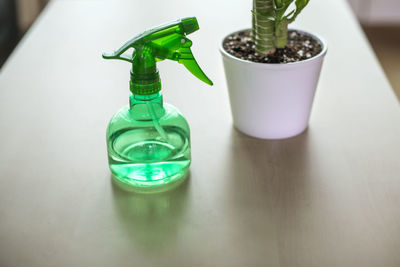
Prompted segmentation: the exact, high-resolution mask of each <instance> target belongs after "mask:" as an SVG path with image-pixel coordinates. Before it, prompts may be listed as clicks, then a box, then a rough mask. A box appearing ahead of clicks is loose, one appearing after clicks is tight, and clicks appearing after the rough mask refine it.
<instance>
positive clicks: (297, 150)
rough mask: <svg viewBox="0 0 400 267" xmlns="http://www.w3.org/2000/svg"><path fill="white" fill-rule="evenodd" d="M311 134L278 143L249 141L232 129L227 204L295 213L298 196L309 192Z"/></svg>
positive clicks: (277, 141)
mask: <svg viewBox="0 0 400 267" xmlns="http://www.w3.org/2000/svg"><path fill="white" fill-rule="evenodd" d="M310 137H311V133H310V130H306V131H304V132H303V133H301V134H300V135H298V136H295V137H292V138H288V139H282V140H262V139H256V138H252V137H249V136H247V135H244V134H243V133H241V132H239V131H238V130H236V129H234V128H233V129H232V131H231V140H230V142H231V145H230V151H229V153H227V154H228V155H229V159H228V162H227V165H228V166H229V173H230V177H231V180H230V181H229V186H230V187H231V192H235V193H234V194H233V193H232V194H231V196H230V197H231V201H232V202H234V203H237V204H238V205H239V206H240V205H242V204H241V203H247V204H248V205H261V206H263V208H264V210H265V211H266V212H267V213H268V212H269V214H270V215H271V213H276V212H282V211H281V210H280V209H281V208H284V209H285V211H284V212H289V211H290V210H295V209H296V208H297V207H299V203H298V202H297V201H298V200H301V199H298V198H300V197H301V196H299V194H303V195H304V194H307V192H308V191H309V189H310V184H309V179H308V177H309V171H310V170H311V169H312V165H311V164H312V163H311V162H310V154H311V153H312V149H311V142H310V140H311V138H310Z"/></svg>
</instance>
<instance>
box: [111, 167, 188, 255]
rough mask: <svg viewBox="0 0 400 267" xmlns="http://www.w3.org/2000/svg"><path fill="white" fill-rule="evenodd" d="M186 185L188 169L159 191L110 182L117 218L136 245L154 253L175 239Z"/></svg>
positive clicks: (184, 206)
mask: <svg viewBox="0 0 400 267" xmlns="http://www.w3.org/2000/svg"><path fill="white" fill-rule="evenodd" d="M189 185H190V172H189V173H188V175H187V177H186V179H185V181H183V182H182V183H181V184H180V185H178V186H177V187H175V188H173V189H171V190H169V191H165V192H161V193H147V194H143V193H135V192H128V191H126V190H123V189H121V187H120V186H118V185H117V184H115V182H112V187H113V200H114V206H115V207H116V211H117V215H118V217H119V218H118V219H119V221H120V223H121V225H122V227H124V228H125V230H126V232H127V234H128V235H129V237H130V239H131V240H132V241H133V242H134V243H135V245H139V246H141V247H143V248H144V251H149V253H152V254H153V253H154V252H155V251H162V250H163V248H165V247H166V246H167V245H168V244H169V243H170V242H172V241H173V240H174V239H175V237H176V236H177V234H178V231H179V229H180V225H181V223H182V217H183V216H184V214H185V210H186V206H187V199H188V191H189V190H188V189H189ZM153 255H154V254H153Z"/></svg>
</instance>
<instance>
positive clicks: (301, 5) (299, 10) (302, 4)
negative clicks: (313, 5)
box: [287, 0, 310, 23]
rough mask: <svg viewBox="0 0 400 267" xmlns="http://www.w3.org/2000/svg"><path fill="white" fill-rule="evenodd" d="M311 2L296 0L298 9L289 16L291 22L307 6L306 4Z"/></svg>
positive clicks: (308, 0)
mask: <svg viewBox="0 0 400 267" xmlns="http://www.w3.org/2000/svg"><path fill="white" fill-rule="evenodd" d="M309 2H310V0H296V2H295V5H296V11H295V12H294V13H293V15H292V17H290V18H289V17H288V18H287V19H288V21H289V23H291V22H293V21H294V20H295V19H296V17H297V16H298V15H299V14H300V12H301V11H302V10H303V8H305V7H306V5H307V4H308V3H309Z"/></svg>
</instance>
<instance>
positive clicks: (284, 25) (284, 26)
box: [275, 21, 288, 48]
mask: <svg viewBox="0 0 400 267" xmlns="http://www.w3.org/2000/svg"><path fill="white" fill-rule="evenodd" d="M287 37H288V22H287V21H283V22H281V23H279V24H278V25H276V28H275V45H276V48H285V47H286V45H287Z"/></svg>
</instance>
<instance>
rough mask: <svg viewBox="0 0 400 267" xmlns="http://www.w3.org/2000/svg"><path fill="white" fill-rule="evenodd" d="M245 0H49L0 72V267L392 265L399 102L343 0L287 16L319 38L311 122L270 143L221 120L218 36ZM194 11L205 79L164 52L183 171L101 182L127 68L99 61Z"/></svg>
mask: <svg viewBox="0 0 400 267" xmlns="http://www.w3.org/2000/svg"><path fill="white" fill-rule="evenodd" d="M250 9H251V1H250V0H248V1H230V0H220V1H213V0H202V1H187V0H174V1H90V0H76V1H66V0H65V1H62V0H59V1H53V2H51V3H50V4H49V6H48V7H47V8H46V9H45V11H44V13H43V14H42V15H41V17H40V18H39V20H38V21H37V22H36V23H35V24H34V26H33V27H32V29H31V30H30V31H29V32H28V34H27V35H26V36H25V37H24V39H23V40H22V42H21V43H20V45H19V46H18V47H17V49H16V50H15V52H14V53H13V55H12V56H11V58H10V59H9V60H8V62H7V63H6V64H5V66H4V67H3V69H2V70H1V74H0V127H1V131H0V140H1V142H0V151H1V154H0V170H1V176H0V266H2V267H3V266H4V267H8V266H30V267H35V266H40V267H44V266H52V267H54V266H106V267H110V266H288V267H291V266H297V267H298V266H305V267H310V266H316V267H321V266H324V267H325V266H340V267H343V266H349V267H353V266H364V267H366V266H385V267H391V266H393V267H398V266H400V253H399V252H400V159H399V157H400V156H399V153H400V110H399V103H398V102H397V100H396V98H395V96H394V94H393V93H392V91H391V88H390V86H389V84H388V82H387V80H386V78H385V76H384V74H383V72H382V69H381V67H380V66H379V64H378V62H377V60H376V58H375V56H374V55H373V53H372V50H371V48H370V46H369V44H368V42H367V40H366V38H365V36H364V35H363V34H362V32H361V29H360V27H359V25H358V24H357V22H356V20H355V18H354V16H353V14H352V13H351V12H350V10H349V7H348V6H347V4H346V3H345V2H344V1H343V0H326V1H311V3H310V6H309V7H308V8H306V9H305V11H304V13H303V14H302V15H301V16H299V18H298V21H297V24H296V25H295V26H296V27H300V28H303V29H309V30H312V31H315V32H318V33H319V34H321V35H322V36H324V37H325V39H326V40H327V41H328V44H329V49H328V50H329V51H328V55H327V57H326V59H325V65H324V67H323V70H322V76H321V80H320V83H319V88H318V90H317V95H316V99H315V104H314V107H313V111H312V116H311V121H310V126H309V129H308V130H307V131H306V132H304V133H303V134H301V135H299V136H297V137H294V138H291V139H287V140H280V141H279V140H278V141H266V140H257V139H253V138H250V137H247V136H245V135H243V134H241V133H239V132H238V131H236V130H235V129H234V128H233V127H232V122H231V115H230V108H229V100H228V95H227V90H226V84H225V77H224V74H223V68H222V60H221V58H220V55H219V52H218V45H219V42H220V41H221V39H222V37H223V36H225V35H226V34H228V33H229V32H232V31H234V30H237V29H241V28H245V27H248V26H250V22H251V15H250ZM187 16H197V18H198V20H199V24H200V28H201V30H200V31H198V32H196V33H194V34H192V35H191V36H190V37H189V38H191V39H192V40H193V42H194V46H193V52H194V54H195V56H196V58H197V59H198V61H199V64H200V65H201V66H202V67H203V69H204V70H205V72H206V73H207V74H208V75H209V76H210V77H211V79H212V80H213V81H214V83H215V86H214V87H207V86H206V85H204V84H203V83H202V82H200V81H198V80H197V79H196V78H194V77H192V75H191V74H190V73H188V72H187V71H186V70H185V69H184V68H183V66H178V65H177V64H175V63H174V62H162V63H160V64H159V69H160V73H161V77H162V81H163V87H164V90H163V92H164V93H165V100H166V101H167V102H170V103H172V104H174V105H176V106H177V107H179V108H180V109H181V111H182V112H183V113H184V114H185V115H186V117H187V119H188V121H189V123H190V125H191V130H192V157H193V161H192V165H191V171H190V177H189V179H188V180H187V182H186V183H184V184H183V185H182V186H181V187H179V188H177V189H176V190H174V191H169V192H166V193H164V194H159V195H138V194H133V193H128V192H124V191H122V190H120V189H119V188H118V187H117V186H114V185H113V183H112V182H111V179H110V172H109V170H108V165H107V157H106V145H105V129H106V126H107V123H108V120H109V119H110V117H111V116H112V114H113V113H114V112H115V111H116V110H117V109H119V108H120V107H121V106H123V105H125V104H127V101H128V95H129V91H128V79H129V68H130V67H129V65H128V64H126V63H124V62H111V61H110V62H109V61H104V60H103V59H102V58H101V53H102V52H103V51H112V50H114V49H116V48H118V47H119V46H120V45H121V44H123V43H124V42H125V41H126V40H128V39H129V38H130V37H132V36H134V35H136V34H137V33H140V32H141V31H143V30H144V29H146V28H149V27H152V26H154V25H157V24H159V23H162V22H165V21H169V20H173V19H176V18H180V17H187Z"/></svg>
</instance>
